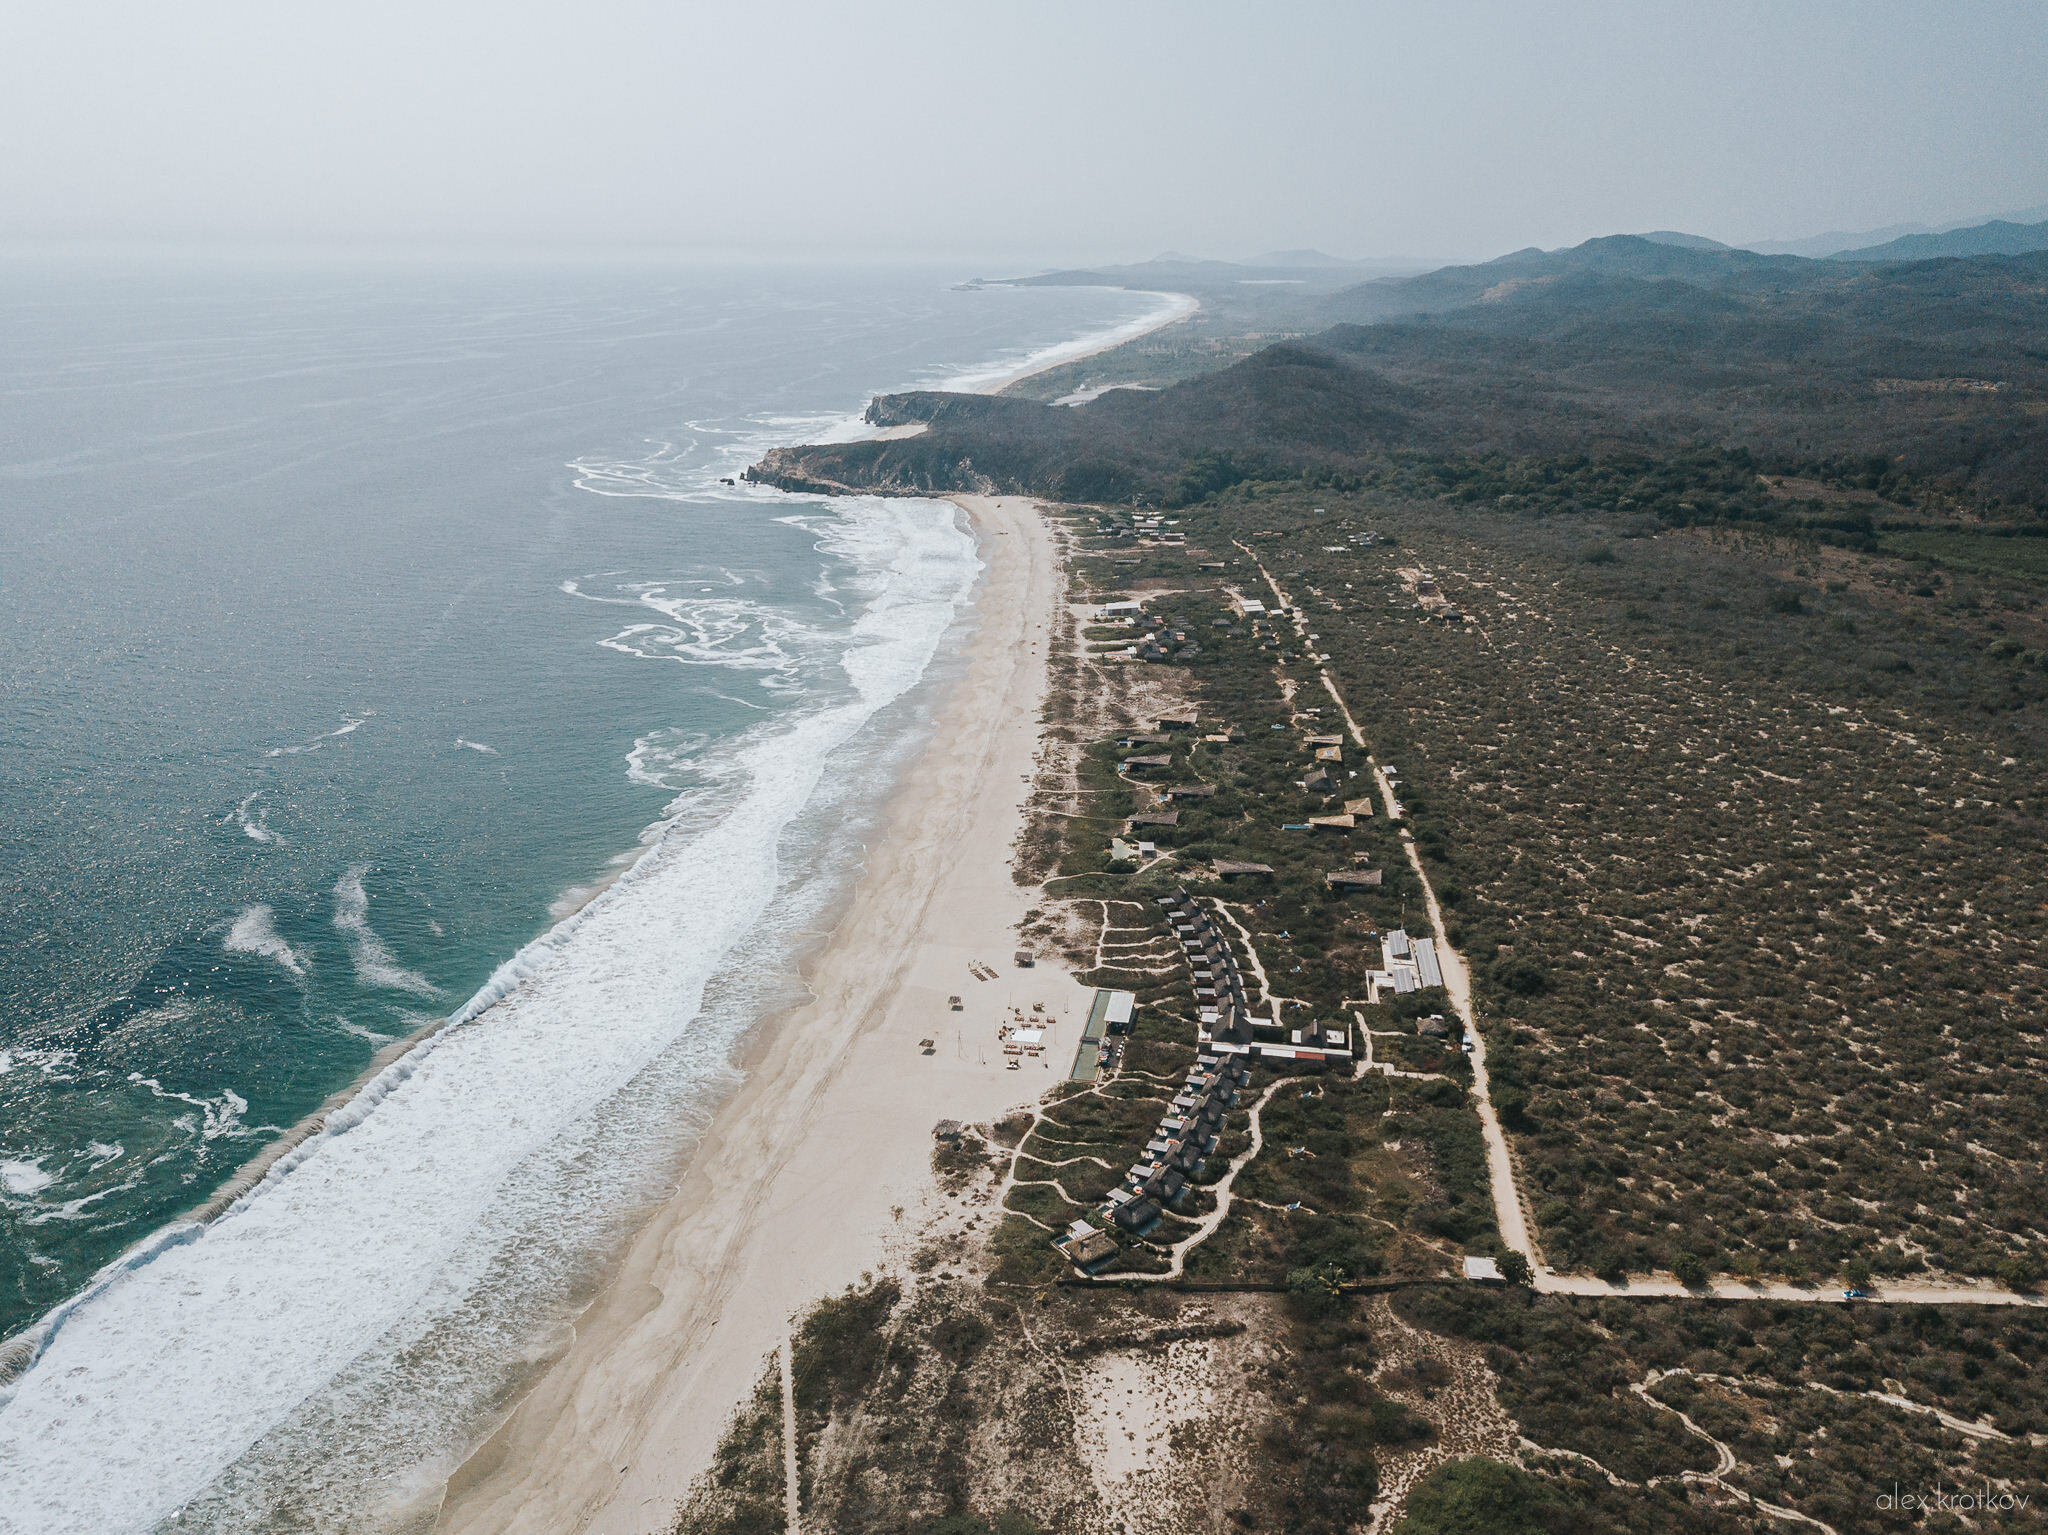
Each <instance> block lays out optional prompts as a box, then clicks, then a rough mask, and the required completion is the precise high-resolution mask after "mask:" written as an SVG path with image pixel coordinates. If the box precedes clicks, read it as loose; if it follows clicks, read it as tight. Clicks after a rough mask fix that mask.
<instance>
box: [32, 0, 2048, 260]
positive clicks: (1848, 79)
mask: <svg viewBox="0 0 2048 1535" xmlns="http://www.w3.org/2000/svg"><path fill="white" fill-rule="evenodd" d="M2043 202H2048V4H2043V3H2040V0H2016V3H1977V4H1972V3H1957V0H1925V3H1920V4H1896V3H1880V0H1859V3H1847V4H1833V3H1810V4H1789V5H1788V4H1782V3H1780V4H1764V5H1746V4H1734V3H1729V0H1715V3H1711V4H1699V5H1683V6H1681V5H1658V4H1654V3H1647V0H1641V3H1634V4H1617V5H1595V4H1568V3H1558V0H1552V3H1540V4H1539V3H1535V0H1529V3H1522V4H1512V5H1510V4H1467V5H1456V4H1432V5H1427V6H1425V5H1421V4H1401V5H1375V4H1367V3H1359V0H1354V3H1349V4H1307V3H1302V4H1286V3H1279V0H1263V3H1251V0H1246V3H1243V4H1235V5H1221V4H1201V3H1178V4H1171V5H1169V4H1155V3H1149V0H1121V3H1120V0H1085V3H1067V0H1033V3H1030V4H982V3H976V0H948V3H945V4H921V3H889V0H872V3H867V4H847V3H793V4H773V3H761V0H749V3H743V4H742V3H728V4H719V5H707V4H697V3H690V0H659V3H640V0H624V3H607V0H578V3H574V4H571V3H565V0H489V3H481V0H477V3H472V0H399V3H392V0H329V3H327V4H325V5H320V4H315V3H291V0H261V3H240V0H77V3H41V4H39V3H35V0H12V3H9V4H6V5H4V6H0V240H5V241H8V242H10V243H20V242H24V241H26V242H38V241H56V242H64V243H72V242H80V241H83V242H99V241H112V242H117V243H119V242H130V241H136V242H177V243H191V242H201V243H213V242H234V243H240V242H265V243H268V242H280V243H287V244H290V243H318V244H349V245H372V246H378V245H384V246H388V245H394V244H396V245H435V246H447V245H456V246H472V245H486V246H499V245H502V246H519V247H547V248H564V247H582V248H617V247H678V248H684V249H689V250H696V251H703V252H705V253H711V254H727V253H748V254H754V253H759V254H787V255H790V256H795V257H812V256H831V255H837V254H848V255H856V254H857V255H862V256H897V255H929V256H937V257H943V258H945V259H949V260H951V259H956V258H982V257H988V258H996V257H1013V258H1023V257H1029V258H1034V259H1044V260H1106V259H1125V258H1135V257H1143V256H1147V255H1151V254H1153V253H1156V252H1158V251H1161V250H1164V249H1168V248H1174V249H1179V250H1183V251H1188V252H1192V253H1197V254H1205V255H1231V256H1242V255H1248V254H1251V253H1254V252H1257V251H1261V250H1268V249H1276V248H1288V247H1298V246H1315V247H1319V248H1321V249H1324V250H1327V251H1331V252H1333V253H1337V254H1341V255H1347V256H1389V255H1421V256H1437V257H1445V258H1454V257H1455V258H1472V257H1484V256H1492V255H1497V254H1499V253H1501V252H1503V251H1506V250H1510V249H1514V248H1517V247H1520V246H1525V245H1543V246H1556V245H1561V244H1567V243H1571V242H1575V241H1578V240H1581V239H1584V238H1586V237H1588V236H1591V235H1595V234H1606V233H1613V232H1616V231H1631V230H1647V229H1660V228H1662V229H1682V230H1688V231H1692V232H1695V233H1700V234H1706V235H1710V236H1713V237H1715V238H1718V239H1724V240H1730V241H1741V240H1750V239H1769V238H1790V237H1798V236H1802V235H1810V234H1814V233H1818V232H1820V231H1822V230H1828V229H1846V230H1860V229H1867V228H1872V227H1876V226H1880V225H1885V224H1891V223H1896V222H1902V221H1908V220H1917V221H1924V222H1929V223H1935V222H1943V221H1947V220H1951V219H1959V218H1963V217H1966V216H1970V215H1976V214H1986V213H1994V212H1998V211H2000V210H2003V209H2009V208H2017V207H2024V206H2029V205H2033V204H2039V203H2043Z"/></svg>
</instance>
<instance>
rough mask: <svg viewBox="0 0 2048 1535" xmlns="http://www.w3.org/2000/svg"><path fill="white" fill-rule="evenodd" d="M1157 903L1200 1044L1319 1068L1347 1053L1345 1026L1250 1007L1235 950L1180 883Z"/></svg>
mask: <svg viewBox="0 0 2048 1535" xmlns="http://www.w3.org/2000/svg"><path fill="white" fill-rule="evenodd" d="M1159 904H1160V905H1162V906H1164V907H1165V908H1166V912H1167V919H1168V920H1169V921H1170V922H1171V923H1172V924H1173V931H1174V935H1175V937H1177V938H1178V939H1179V940H1180V945H1181V949H1182V951H1183V952H1184V953H1185V954H1186V955H1187V960H1188V969H1189V971H1190V972H1191V974H1192V975H1193V977H1194V983H1195V1018H1196V1025H1195V1029H1196V1039H1197V1041H1198V1042H1199V1043H1200V1044H1201V1045H1202V1046H1204V1047H1205V1048H1207V1049H1209V1050H1212V1051H1214V1052H1215V1053H1216V1054H1218V1055H1227V1056H1232V1057H1239V1058H1242V1059H1244V1060H1246V1061H1250V1060H1257V1059H1272V1060H1281V1061H1286V1062H1288V1063H1289V1065H1290V1067H1292V1068H1294V1069H1296V1070H1300V1069H1304V1068H1307V1069H1311V1070H1319V1069H1321V1067H1322V1066H1323V1065H1324V1064H1325V1063H1326V1062H1328V1061H1331V1060H1349V1059H1351V1035H1350V1031H1349V1030H1347V1029H1337V1028H1329V1027H1326V1026H1325V1025H1323V1024H1321V1023H1317V1022H1311V1023H1310V1024H1309V1025H1308V1026H1307V1027H1306V1028H1300V1029H1295V1028H1289V1027H1287V1026H1286V1025H1284V1024H1282V1023H1279V1022H1277V1021H1276V1020H1274V1019H1271V1018H1266V1017H1263V1016H1261V1015H1259V1014H1256V1013H1254V1012H1253V1011H1252V1010H1251V1005H1250V1001H1249V999H1248V997H1247V996H1246V993H1245V984H1244V972H1243V971H1242V970H1240V969H1239V968H1238V964H1237V956H1236V955H1234V954H1233V953H1231V952H1230V945H1229V944H1228V943H1227V942H1225V941H1224V937H1223V932H1222V929H1220V928H1219V927H1218V926H1217V925H1216V919H1215V918H1214V917H1212V916H1210V915H1209V913H1208V912H1207V911H1205V910H1204V909H1203V908H1202V907H1201V906H1200V905H1198V904H1197V903H1196V902H1195V900H1194V898H1193V897H1192V896H1190V895H1189V894H1188V892H1187V891H1186V890H1185V889H1182V890H1176V891H1172V892H1170V893H1168V894H1166V895H1162V896H1161V897H1160V898H1159Z"/></svg>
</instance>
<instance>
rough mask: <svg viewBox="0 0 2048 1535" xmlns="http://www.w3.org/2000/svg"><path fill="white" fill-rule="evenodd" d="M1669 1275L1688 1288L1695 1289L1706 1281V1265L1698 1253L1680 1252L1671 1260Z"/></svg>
mask: <svg viewBox="0 0 2048 1535" xmlns="http://www.w3.org/2000/svg"><path fill="white" fill-rule="evenodd" d="M1671 1276H1672V1278H1674V1279H1676V1280H1677V1281H1678V1282H1679V1283H1680V1284H1682V1285H1684V1286H1685V1287H1686V1288H1687V1289H1688V1290H1696V1289H1698V1288H1699V1287H1700V1286H1701V1285H1703V1284H1705V1283H1706V1282H1707V1266H1706V1264H1705V1263H1703V1262H1702V1261H1701V1260H1700V1256H1699V1254H1698V1253H1680V1254H1679V1255H1678V1256H1677V1257H1676V1258H1673V1259H1672V1260H1671Z"/></svg>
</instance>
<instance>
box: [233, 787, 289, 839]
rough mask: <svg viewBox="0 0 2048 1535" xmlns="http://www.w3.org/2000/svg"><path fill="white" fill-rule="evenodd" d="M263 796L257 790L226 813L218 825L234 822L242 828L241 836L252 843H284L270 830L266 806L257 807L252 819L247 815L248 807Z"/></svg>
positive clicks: (260, 791)
mask: <svg viewBox="0 0 2048 1535" xmlns="http://www.w3.org/2000/svg"><path fill="white" fill-rule="evenodd" d="M263 794H264V791H263V790H261V789H258V790H257V791H256V792H255V793H254V794H251V795H248V796H247V797H246V798H244V799H243V801H242V803H241V804H239V805H237V806H235V808H234V809H233V810H231V811H230V812H228V814H227V816H226V817H224V818H223V819H222V821H221V823H220V824H221V825H223V826H225V825H227V824H228V822H229V821H233V822H235V823H236V824H237V825H239V826H240V827H241V828H242V835H243V836H245V837H247V838H248V839H249V840H250V841H252V842H282V841H284V838H282V837H280V836H279V835H278V834H277V833H276V832H274V831H272V830H271V829H270V809H269V807H268V806H260V807H258V809H257V811H256V814H255V816H254V817H251V816H250V814H249V807H250V806H251V805H254V804H255V803H256V801H258V800H259V799H261V798H263Z"/></svg>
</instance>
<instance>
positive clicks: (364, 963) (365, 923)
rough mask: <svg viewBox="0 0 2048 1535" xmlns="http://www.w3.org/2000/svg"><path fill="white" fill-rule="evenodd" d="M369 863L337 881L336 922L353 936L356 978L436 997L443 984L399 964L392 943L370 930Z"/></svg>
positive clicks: (417, 994)
mask: <svg viewBox="0 0 2048 1535" xmlns="http://www.w3.org/2000/svg"><path fill="white" fill-rule="evenodd" d="M369 872H370V866H369V865H368V864H357V865H356V866H355V867H354V868H352V869H350V870H349V871H348V872H347V873H346V874H344V875H342V877H341V878H340V879H338V880H336V881H335V884H334V926H335V928H336V930H337V931H339V932H341V933H343V934H345V935H346V936H347V938H348V940H349V958H350V959H351V960H352V961H353V962H354V963H355V967H356V979H357V980H358V981H360V982H362V983H363V984H364V985H365V986H379V987H383V988H386V989H388V990H391V991H409V992H411V993H413V995H415V996H420V997H435V996H439V995H440V994H441V988H440V987H438V986H436V985H435V984H434V983H433V982H432V981H430V980H428V979H427V978H426V977H425V976H423V975H421V974H420V973H419V972H418V971H417V970H408V969H406V968H405V966H403V965H401V964H399V962H398V958H397V956H396V955H394V954H393V953H392V952H391V949H390V947H389V946H388V945H387V944H386V943H385V942H384V940H383V939H381V938H379V937H378V936H377V935H376V934H375V933H373V932H372V931H370V893H369V892H368V891H367V890H365V889H364V888H363V876H364V875H365V874H368V873H369Z"/></svg>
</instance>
